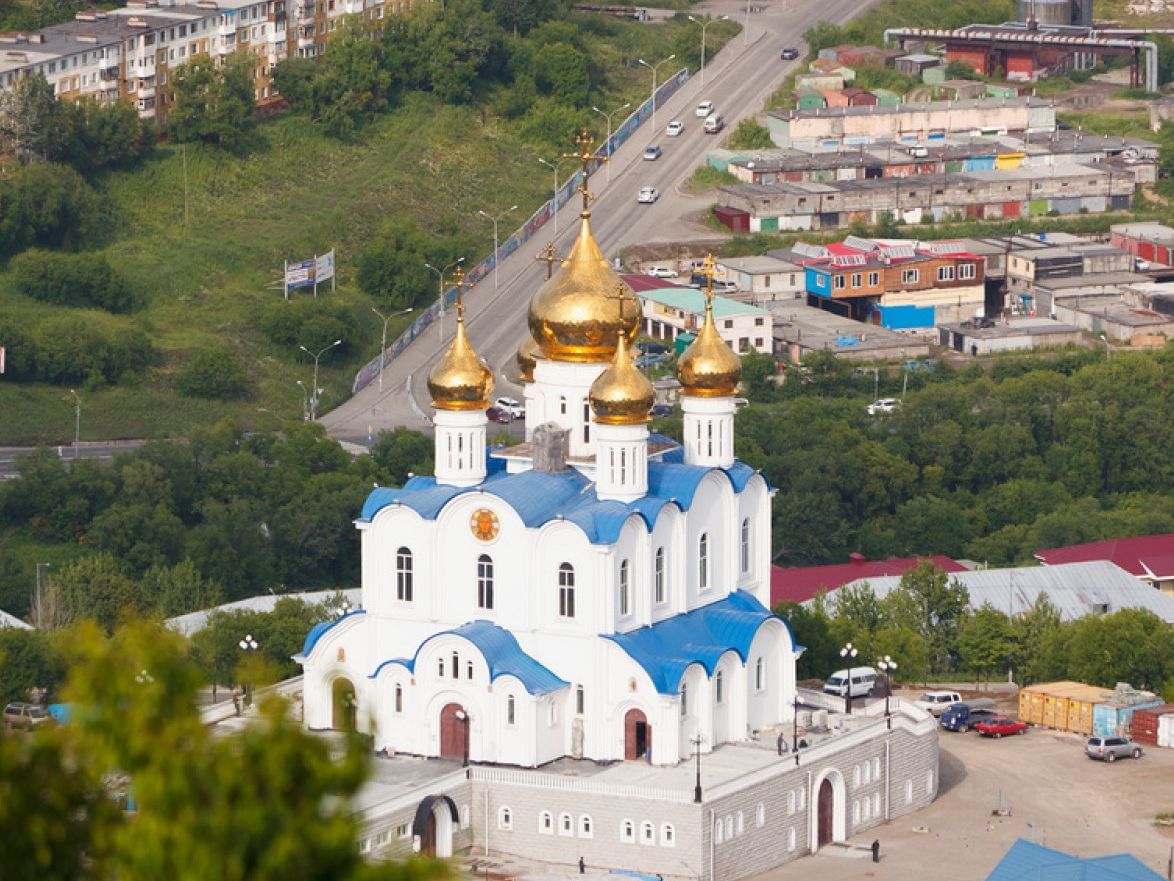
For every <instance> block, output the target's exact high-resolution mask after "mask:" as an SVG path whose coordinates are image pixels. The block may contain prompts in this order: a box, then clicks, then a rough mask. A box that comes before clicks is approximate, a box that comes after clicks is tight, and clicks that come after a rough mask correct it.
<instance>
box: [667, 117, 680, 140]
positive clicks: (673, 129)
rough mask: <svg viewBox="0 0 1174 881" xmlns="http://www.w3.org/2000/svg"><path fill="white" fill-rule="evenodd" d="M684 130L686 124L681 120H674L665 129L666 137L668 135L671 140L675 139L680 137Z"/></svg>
mask: <svg viewBox="0 0 1174 881" xmlns="http://www.w3.org/2000/svg"><path fill="white" fill-rule="evenodd" d="M684 130H685V123H683V122H681V121H680V120H679V119H674V120H673V121H672V122H670V123H669V124H668V126H667V127H666V128H665V130H664V133H665V134H666V135H668V137H670V138H675V137H678V136H680V134H681V132H683V131H684Z"/></svg>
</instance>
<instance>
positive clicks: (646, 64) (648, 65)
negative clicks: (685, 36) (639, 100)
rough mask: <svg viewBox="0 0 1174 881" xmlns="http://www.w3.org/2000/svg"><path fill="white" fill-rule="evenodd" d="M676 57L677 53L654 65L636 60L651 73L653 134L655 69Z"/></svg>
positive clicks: (653, 127) (654, 121)
mask: <svg viewBox="0 0 1174 881" xmlns="http://www.w3.org/2000/svg"><path fill="white" fill-rule="evenodd" d="M676 57H677V53H676V52H674V53H673V54H672V55H670V56H669V57H668V58H665V59H663V60H661V61H658V62H656V64H649V63H648V62H647V61H645V60H644V59H643V58H640V59H638V60H639V62H640V63H641V64H643V65H644V66H645V67H647V68H648V69H649V70H651V71H652V131H653V132H654V133H655V132H656V69H657V68H658V67H660V66H661V65H662V64H667V63H668V62H670V61H672V60H673V59H674V58H676Z"/></svg>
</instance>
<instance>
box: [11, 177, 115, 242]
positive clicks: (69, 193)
mask: <svg viewBox="0 0 1174 881" xmlns="http://www.w3.org/2000/svg"><path fill="white" fill-rule="evenodd" d="M96 219H97V195H96V194H95V193H94V190H93V188H92V187H91V186H90V185H89V184H87V183H86V182H85V180H83V179H82V176H81V175H79V174H78V173H77V172H76V171H74V170H73V169H72V168H69V167H68V166H65V165H58V164H56V163H43V164H39V165H32V166H28V167H26V168H17V169H15V170H13V171H12V172H11V173H10V174H9V175H8V177H7V178H0V257H2V256H7V255H11V254H15V253H17V252H19V251H22V250H24V249H25V248H28V247H30V246H34V245H35V246H38V247H42V248H66V249H70V250H76V249H78V248H80V247H82V246H83V245H85V244H86V243H87V242H88V241H89V240H90V239H91V238H92V237H93V235H94V224H95V222H96Z"/></svg>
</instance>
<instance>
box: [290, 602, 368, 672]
mask: <svg viewBox="0 0 1174 881" xmlns="http://www.w3.org/2000/svg"><path fill="white" fill-rule="evenodd" d="M365 612H366V609H354V610H352V611H350V612H347V613H346V614H345V615H341V616H339V617H338V618H332V619H331V620H329V621H320V622H318V623H317V624H315V625H314V626H313V627H311V628H310V632H309V633H307V634H306V640H305V642H303V643H302V651H301V654H297V655H294V659H295V660H298V659H300V658H308V657H309V656H310V652H312V651H314V646H316V645H317V644H318V640H320V639H321V638H322V637H323V636H325V635H326V631H327V630H329V629H330V628H331V627H334V626H335V625H336V624H341V623H342V622H343V621H345V620H346V619H347V618H353V617H354V616H355V615H362V614H364V613H365Z"/></svg>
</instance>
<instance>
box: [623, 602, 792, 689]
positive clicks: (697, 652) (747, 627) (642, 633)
mask: <svg viewBox="0 0 1174 881" xmlns="http://www.w3.org/2000/svg"><path fill="white" fill-rule="evenodd" d="M774 619H777V616H775V615H772V614H771V613H770V611H769V610H768V609H767V608H766V607H765V606H763V605H762V603H760V602H758V600H757V599H755V598H754V596H753V595H752V594H749V593H747V592H746V591H743V590H738V591H735V592H734V593H731V594H730V595H729V596H727V597H726V598H725V599H723V600H719V601H717V602H716V603H710V604H709V605H708V606H702V607H701V608H699V609H694V610H693V611H691V612H685V613H683V614H680V615H674V616H673V617H672V618H667V619H665V620H664V621H658V622H657V623H655V624H652V625H650V626H648V627H642V628H640V629H639V630H634V631H632V632H630V633H613V634H604V636H605V638H606V639H610V640H611V641H612V642H614V643H616V645H618V646H619V647H620V648H622V649H623V650H624V651H625V652H627V653H628V655H629V656H630V657H631V658H632V660H634V661H635V662H636V663H637V664H639V665H640V666H641V667H642V668H644V671H645V672H646V673H647V674H648V677H649V679H651V680H652V684H653V686H654V687H655V688H656V690H657V692H658V693H660V694H676V693H677V691H678V690H679V689H680V684H681V677H682V676H684V674H685V670H686V669H688V667H689V665H690V664H701V666H702V667H703V668H704V669H705V673H706V675H707V676H712V675H713V671H714V669H715V668H716V666H717V662H718V661H719V660H721V656H722V655H724V654H725V653H726V652H728V651H734V652H736V653H737V655H738V657H739V658H741V659H742V663H746V658H747V655H748V653H749V652H750V645H751V643H752V642H754V637H755V636H756V635H757V634H758V631H759V629H760V628H761V627H762V625H763V624H765V623H766V622H767V621H770V620H774ZM783 623H784V624H785V623H786V622H783ZM789 630H790V628H788V631H789ZM792 642H793V640H792Z"/></svg>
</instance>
